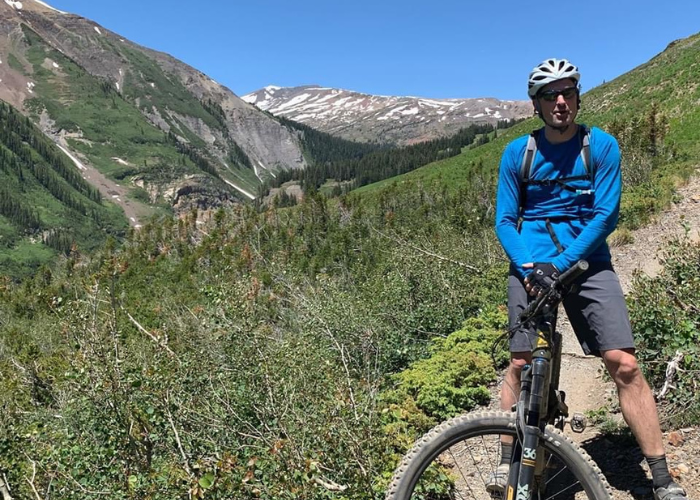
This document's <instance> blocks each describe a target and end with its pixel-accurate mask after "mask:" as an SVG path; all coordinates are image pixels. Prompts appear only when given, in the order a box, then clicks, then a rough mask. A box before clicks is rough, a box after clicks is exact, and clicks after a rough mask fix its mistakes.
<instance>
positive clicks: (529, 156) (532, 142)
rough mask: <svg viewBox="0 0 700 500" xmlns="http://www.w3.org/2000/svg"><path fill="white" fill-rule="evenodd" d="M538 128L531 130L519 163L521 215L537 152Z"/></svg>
mask: <svg viewBox="0 0 700 500" xmlns="http://www.w3.org/2000/svg"><path fill="white" fill-rule="evenodd" d="M540 130H542V129H537V130H533V131H532V133H531V134H530V136H529V137H528V138H527V146H525V154H524V155H523V162H522V164H521V165H520V210H519V211H520V214H521V215H522V213H523V210H524V209H525V197H526V195H527V184H528V182H529V181H530V173H531V170H532V163H533V162H534V161H535V154H536V153H537V138H538V136H539V133H540Z"/></svg>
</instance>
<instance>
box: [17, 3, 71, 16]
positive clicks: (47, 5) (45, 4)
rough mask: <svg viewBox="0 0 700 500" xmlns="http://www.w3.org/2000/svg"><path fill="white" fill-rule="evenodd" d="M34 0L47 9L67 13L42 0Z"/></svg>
mask: <svg viewBox="0 0 700 500" xmlns="http://www.w3.org/2000/svg"><path fill="white" fill-rule="evenodd" d="M5 1H6V2H7V0H5ZM34 2H36V3H38V4H39V5H43V6H44V7H46V8H47V9H51V10H55V11H56V12H58V13H59V14H68V12H63V11H62V10H58V9H57V8H55V7H52V6H51V5H49V4H47V3H46V2H42V1H41V0H34ZM17 3H19V2H17Z"/></svg>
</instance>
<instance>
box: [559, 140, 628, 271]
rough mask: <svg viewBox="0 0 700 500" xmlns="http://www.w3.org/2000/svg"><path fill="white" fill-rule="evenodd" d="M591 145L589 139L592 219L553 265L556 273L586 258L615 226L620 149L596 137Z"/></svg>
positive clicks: (618, 211)
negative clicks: (594, 168)
mask: <svg viewBox="0 0 700 500" xmlns="http://www.w3.org/2000/svg"><path fill="white" fill-rule="evenodd" d="M596 139H598V140H597V141H596V142H597V144H595V143H594V142H593V140H594V138H593V137H591V149H592V150H593V148H594V147H595V151H594V154H593V157H594V159H595V162H596V170H595V174H594V178H593V189H595V193H594V195H593V218H592V219H591V220H589V221H588V224H587V225H586V227H585V228H584V229H583V231H581V234H579V235H578V237H577V238H576V240H574V242H573V243H572V244H571V245H569V247H568V248H567V249H566V250H565V251H564V252H563V253H561V254H560V255H558V256H557V257H556V258H555V259H554V260H553V261H552V264H554V265H555V266H556V267H557V269H559V270H560V271H566V270H567V269H569V268H570V267H571V266H573V265H574V264H575V263H576V262H578V261H579V260H581V259H585V258H587V257H588V256H589V255H590V254H591V253H593V252H594V251H595V250H596V249H597V248H598V247H599V246H600V245H602V244H603V242H605V238H607V237H608V236H609V235H610V233H612V232H613V230H614V229H615V226H616V225H617V219H618V215H619V213H620V196H621V194H622V173H621V170H620V148H619V146H618V145H617V141H616V140H615V139H614V138H613V137H612V136H609V135H598V136H597V137H596Z"/></svg>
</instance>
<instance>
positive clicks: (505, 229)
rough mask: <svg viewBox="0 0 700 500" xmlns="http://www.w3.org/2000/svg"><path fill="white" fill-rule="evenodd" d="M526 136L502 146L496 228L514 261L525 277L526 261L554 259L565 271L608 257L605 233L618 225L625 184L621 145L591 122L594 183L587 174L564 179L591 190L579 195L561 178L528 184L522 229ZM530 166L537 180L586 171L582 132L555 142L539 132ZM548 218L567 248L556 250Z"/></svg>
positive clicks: (570, 183) (504, 246) (562, 243)
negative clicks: (560, 250) (553, 182)
mask: <svg viewBox="0 0 700 500" xmlns="http://www.w3.org/2000/svg"><path fill="white" fill-rule="evenodd" d="M527 139H528V136H523V137H520V138H518V139H516V140H514V141H513V142H511V143H510V144H508V146H507V147H506V149H505V151H504V152H503V156H502V157H501V164H500V171H499V178H498V191H497V193H496V234H497V235H498V238H499V240H500V241H501V244H502V245H503V249H504V250H505V252H506V254H507V255H508V258H509V259H510V261H511V263H512V264H513V267H514V268H515V269H516V271H517V272H518V273H519V274H520V276H521V277H523V278H524V277H525V276H527V275H528V274H529V273H530V270H528V269H524V268H523V267H522V266H523V264H525V263H528V262H551V263H552V264H554V265H555V266H556V267H557V269H559V270H560V271H562V272H563V271H565V270H566V269H568V268H569V267H571V266H572V265H574V264H575V263H576V262H577V261H579V260H580V259H586V260H588V261H590V262H601V261H602V262H605V261H610V250H609V248H608V246H607V244H606V243H605V239H606V238H607V237H608V235H609V234H610V233H611V232H612V231H613V230H614V229H615V226H616V225H617V219H618V214H619V211H620V195H621V190H622V175H621V171H620V149H619V147H618V145H617V141H616V140H615V138H614V137H612V136H611V135H610V134H607V133H606V132H604V131H602V130H600V129H599V128H595V127H594V128H592V129H591V134H590V147H591V163H592V165H591V171H593V172H594V175H593V182H592V185H591V182H590V181H589V180H586V179H582V180H576V181H568V182H566V184H567V185H569V186H571V187H573V188H576V189H581V190H588V189H591V188H592V189H593V191H594V192H593V194H578V195H577V194H576V193H574V192H571V191H569V190H567V189H564V188H563V187H562V186H560V185H558V184H552V185H536V184H528V186H527V193H526V196H525V198H526V202H525V206H524V210H523V214H522V215H523V221H522V226H521V228H520V232H518V218H519V215H520V214H519V208H520V193H521V191H520V189H521V187H520V185H521V182H520V181H521V180H520V169H521V166H522V162H523V155H524V154H525V149H526V147H527ZM530 172H531V173H530V178H531V179H539V180H546V179H557V178H559V179H561V178H566V177H575V176H580V175H585V174H586V168H585V166H584V164H583V159H582V158H581V139H580V137H579V134H576V135H575V136H574V137H573V138H572V139H570V140H569V141H566V142H563V143H560V144H551V143H549V142H548V141H547V139H546V138H545V135H544V133H540V137H539V139H538V146H537V154H536V155H535V157H534V159H533V163H532V168H531V170H530ZM547 218H549V219H550V220H551V224H552V227H553V229H554V232H555V234H556V236H557V238H558V239H559V241H560V242H561V245H562V247H563V248H564V252H563V253H558V251H557V247H556V245H555V244H554V242H553V240H552V237H551V235H550V234H549V232H548V230H547V227H546V224H545V220H546V219H547Z"/></svg>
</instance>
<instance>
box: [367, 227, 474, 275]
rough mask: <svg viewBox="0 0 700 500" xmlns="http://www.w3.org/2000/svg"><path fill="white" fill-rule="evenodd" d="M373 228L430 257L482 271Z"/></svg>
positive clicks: (380, 234) (382, 234)
mask: <svg viewBox="0 0 700 500" xmlns="http://www.w3.org/2000/svg"><path fill="white" fill-rule="evenodd" d="M371 229H372V231H374V232H376V233H377V234H378V235H379V236H381V237H382V238H387V239H389V240H392V241H394V242H396V243H398V244H399V245H403V246H407V247H408V248H411V249H413V250H415V251H416V252H420V253H422V254H424V255H427V256H429V257H433V258H434V259H438V260H442V261H444V262H449V263H450V264H455V265H457V266H461V267H464V268H466V269H469V270H470V271H473V272H475V273H479V272H480V271H479V269H477V268H476V267H474V266H470V265H469V264H466V263H464V262H460V261H458V260H453V259H450V258H449V257H445V256H444V255H439V254H436V253H435V252H431V251H429V250H426V249H424V248H421V247H418V246H416V245H414V244H412V243H409V242H408V241H406V240H403V239H401V238H399V237H398V236H390V235H388V234H386V233H383V232H381V231H380V230H379V229H377V228H375V227H372V228H371Z"/></svg>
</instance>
